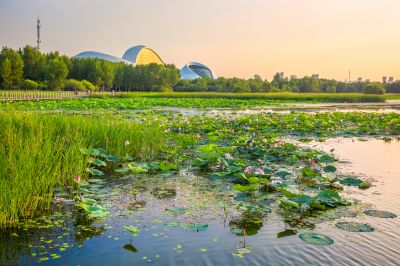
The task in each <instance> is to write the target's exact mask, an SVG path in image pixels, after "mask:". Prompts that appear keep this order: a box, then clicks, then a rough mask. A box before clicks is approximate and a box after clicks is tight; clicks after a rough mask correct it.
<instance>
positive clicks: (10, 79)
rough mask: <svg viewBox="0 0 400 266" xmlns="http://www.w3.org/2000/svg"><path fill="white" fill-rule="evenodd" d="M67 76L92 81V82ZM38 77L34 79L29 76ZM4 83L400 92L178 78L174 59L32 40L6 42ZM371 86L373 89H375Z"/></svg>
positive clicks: (313, 82) (356, 85) (300, 81)
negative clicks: (17, 44) (39, 45)
mask: <svg viewBox="0 0 400 266" xmlns="http://www.w3.org/2000/svg"><path fill="white" fill-rule="evenodd" d="M67 79H70V80H76V81H78V82H79V81H83V80H85V82H86V83H88V82H89V85H84V84H79V83H77V82H75V81H72V82H71V81H69V82H66V80H67ZM27 80H30V81H34V82H36V83H37V86H32V83H29V82H25V81H27ZM0 85H1V88H3V89H36V88H38V89H42V90H43V89H44V90H62V89H66V90H72V89H74V90H102V91H111V90H118V91H157V92H159V91H172V90H174V91H178V92H234V93H239V92H242V93H243V92H251V93H255V92H302V93H321V92H323V93H349V92H352V93H369V94H382V93H384V92H385V91H387V92H389V93H399V92H400V82H394V83H388V84H378V83H369V82H352V83H348V82H340V81H336V80H328V79H319V78H314V77H303V78H291V79H288V78H284V77H281V76H280V75H278V74H277V75H275V76H274V78H273V80H272V81H271V82H269V81H267V80H263V79H261V77H260V76H258V75H255V76H254V77H253V78H251V79H247V80H246V79H240V78H223V77H220V78H217V79H209V78H200V79H195V80H179V70H178V69H177V68H176V67H175V66H174V65H166V66H162V65H157V64H150V65H138V66H133V65H128V64H126V63H122V62H121V63H112V62H109V61H105V60H101V59H94V58H83V59H82V58H80V59H79V58H69V57H67V56H62V55H60V54H59V53H58V52H52V53H48V54H43V53H41V52H40V51H38V50H37V49H35V48H33V47H31V46H25V47H24V48H22V49H19V50H18V51H15V50H13V49H10V48H7V47H4V48H3V49H2V51H1V53H0ZM371 88H372V89H371Z"/></svg>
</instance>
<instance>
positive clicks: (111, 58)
mask: <svg viewBox="0 0 400 266" xmlns="http://www.w3.org/2000/svg"><path fill="white" fill-rule="evenodd" d="M74 57H75V58H97V59H103V60H107V61H110V62H114V63H118V62H125V63H130V62H128V61H125V60H124V59H122V58H119V57H116V56H112V55H108V54H104V53H100V52H95V51H87V52H82V53H80V54H77V55H75V56H74Z"/></svg>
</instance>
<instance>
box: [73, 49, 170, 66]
mask: <svg viewBox="0 0 400 266" xmlns="http://www.w3.org/2000/svg"><path fill="white" fill-rule="evenodd" d="M74 57H75V58H98V59H103V60H107V61H110V62H114V63H115V62H124V63H127V64H133V65H135V66H136V65H148V64H159V65H164V62H163V61H162V59H161V57H160V56H159V55H158V54H157V53H156V52H155V51H154V50H152V49H150V48H149V47H146V46H144V45H138V46H133V47H131V48H129V49H128V50H127V51H126V52H125V53H124V55H123V56H122V58H119V57H116V56H113V55H108V54H104V53H100V52H94V51H87V52H82V53H80V54H77V55H76V56H74Z"/></svg>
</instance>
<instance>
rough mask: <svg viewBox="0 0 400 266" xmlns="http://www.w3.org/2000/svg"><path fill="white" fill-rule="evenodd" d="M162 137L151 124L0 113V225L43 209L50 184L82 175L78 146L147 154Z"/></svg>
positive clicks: (65, 182) (51, 188) (155, 151)
mask: <svg viewBox="0 0 400 266" xmlns="http://www.w3.org/2000/svg"><path fill="white" fill-rule="evenodd" d="M163 139H164V134H163V132H162V131H161V129H160V128H159V127H157V126H154V124H149V125H145V124H139V123H133V122H126V121H115V119H113V120H105V119H99V118H94V117H71V116H67V115H54V116H53V115H43V114H27V113H13V114H10V113H0V176H1V179H0V190H1V191H2V193H1V194H0V226H4V225H12V224H15V223H16V222H17V221H18V220H19V219H20V218H21V217H28V216H31V215H32V214H33V213H34V212H35V211H36V210H38V209H46V208H47V207H48V206H49V204H50V201H51V199H52V194H53V192H54V187H55V186H60V185H61V186H64V185H72V184H73V180H74V177H75V176H76V175H83V173H84V169H85V167H88V165H89V164H88V163H87V162H86V161H85V160H86V159H87V157H88V156H87V155H85V154H83V152H82V149H85V148H90V147H93V146H101V147H104V148H105V149H107V150H108V151H109V152H112V153H113V154H114V155H117V156H124V155H125V154H127V153H129V154H130V155H131V156H134V157H136V158H137V159H149V158H152V157H155V156H156V155H157V154H158V153H159V152H160V149H161V146H162V143H163ZM126 141H130V143H129V144H127V143H126ZM109 159H110V160H111V158H109Z"/></svg>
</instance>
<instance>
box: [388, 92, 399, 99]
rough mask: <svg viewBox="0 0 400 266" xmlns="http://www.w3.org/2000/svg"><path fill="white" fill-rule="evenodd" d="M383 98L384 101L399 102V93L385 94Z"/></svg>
mask: <svg viewBox="0 0 400 266" xmlns="http://www.w3.org/2000/svg"><path fill="white" fill-rule="evenodd" d="M384 97H385V99H386V100H400V93H387V94H385V95H384Z"/></svg>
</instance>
